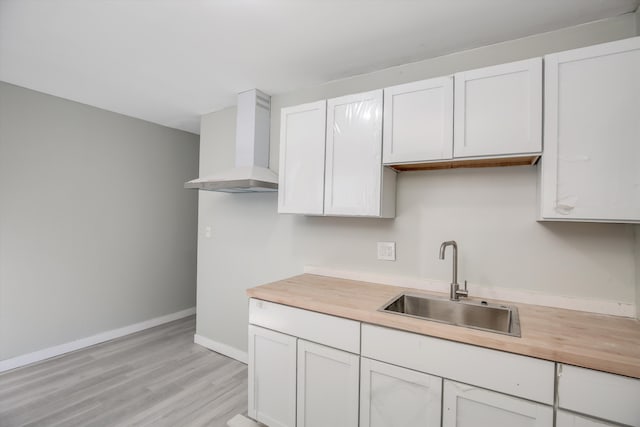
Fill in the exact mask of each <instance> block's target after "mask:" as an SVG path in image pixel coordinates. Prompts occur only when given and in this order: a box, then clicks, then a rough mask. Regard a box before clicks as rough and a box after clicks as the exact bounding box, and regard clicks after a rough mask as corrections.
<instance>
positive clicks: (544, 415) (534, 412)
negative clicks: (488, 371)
mask: <svg viewBox="0 0 640 427" xmlns="http://www.w3.org/2000/svg"><path fill="white" fill-rule="evenodd" d="M443 389H444V391H443V400H442V407H443V409H442V411H443V413H442V425H443V427H477V426H510V427H525V426H526V427H542V426H544V427H549V426H551V425H553V407H551V406H547V405H543V404H541V403H535V402H532V401H530V400H524V399H519V398H517V397H512V396H507V395H505V394H501V393H497V392H495V391H491V390H486V389H483V388H479V387H473V386H469V385H466V384H461V383H456V382H453V381H448V380H445V382H444V388H443Z"/></svg>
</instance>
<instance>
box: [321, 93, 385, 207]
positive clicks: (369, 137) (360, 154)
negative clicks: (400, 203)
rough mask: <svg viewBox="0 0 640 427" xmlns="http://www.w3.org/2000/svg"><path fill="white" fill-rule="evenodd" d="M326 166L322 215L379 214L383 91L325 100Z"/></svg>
mask: <svg viewBox="0 0 640 427" xmlns="http://www.w3.org/2000/svg"><path fill="white" fill-rule="evenodd" d="M325 168H326V172H325V193H324V195H325V202H324V212H325V214H327V215H347V216H350V215H353V216H380V215H381V214H382V212H381V193H382V190H383V188H382V90H376V91H373V92H367V93H361V94H356V95H349V96H343V97H341V98H334V99H330V100H328V101H327V149H326V164H325Z"/></svg>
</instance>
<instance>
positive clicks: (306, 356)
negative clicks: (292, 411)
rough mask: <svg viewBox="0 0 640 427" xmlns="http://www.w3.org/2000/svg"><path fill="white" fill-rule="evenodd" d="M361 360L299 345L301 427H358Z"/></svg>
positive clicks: (299, 408)
mask: <svg viewBox="0 0 640 427" xmlns="http://www.w3.org/2000/svg"><path fill="white" fill-rule="evenodd" d="M359 365H360V357H359V356H358V355H357V354H352V353H347V352H346V351H342V350H336V349H333V348H330V347H325V346H323V345H319V344H314V343H311V342H308V341H304V340H299V341H298V424H297V425H298V427H327V426H331V427H341V426H351V427H356V426H357V425H358V387H359V373H360V372H359V369H360V368H359Z"/></svg>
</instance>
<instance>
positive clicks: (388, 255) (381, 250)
mask: <svg viewBox="0 0 640 427" xmlns="http://www.w3.org/2000/svg"><path fill="white" fill-rule="evenodd" d="M378 259H381V260H385V261H395V260H396V242H378Z"/></svg>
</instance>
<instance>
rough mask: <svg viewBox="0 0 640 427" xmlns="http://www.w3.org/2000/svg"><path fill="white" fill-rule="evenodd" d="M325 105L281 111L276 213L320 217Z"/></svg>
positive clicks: (320, 102) (316, 104) (298, 106)
mask: <svg viewBox="0 0 640 427" xmlns="http://www.w3.org/2000/svg"><path fill="white" fill-rule="evenodd" d="M326 116H327V103H326V101H324V100H322V101H318V102H313V103H310V104H303V105H296V106H295V107H288V108H283V109H282V112H281V115H280V121H281V124H280V177H279V181H280V182H279V184H280V185H279V188H278V212H280V213H299V214H308V215H322V213H323V203H324V147H325V127H326V126H325V125H326Z"/></svg>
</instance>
